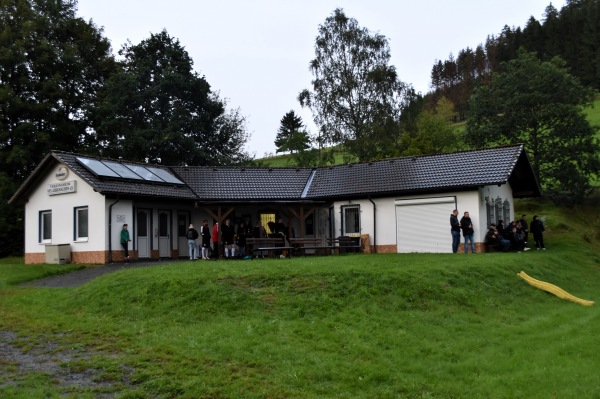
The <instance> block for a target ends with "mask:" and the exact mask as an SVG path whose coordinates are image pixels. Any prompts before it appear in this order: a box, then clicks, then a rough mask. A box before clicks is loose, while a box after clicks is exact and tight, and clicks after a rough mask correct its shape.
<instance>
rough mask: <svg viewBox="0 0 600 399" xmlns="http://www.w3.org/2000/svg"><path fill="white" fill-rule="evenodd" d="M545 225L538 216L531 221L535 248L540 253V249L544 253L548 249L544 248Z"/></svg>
mask: <svg viewBox="0 0 600 399" xmlns="http://www.w3.org/2000/svg"><path fill="white" fill-rule="evenodd" d="M545 230H546V229H544V223H542V221H541V220H540V219H539V217H538V215H534V216H533V220H532V221H531V233H533V240H534V241H535V248H536V249H537V250H538V251H539V250H540V248H541V249H543V250H544V251H545V250H546V247H545V246H544V231H545Z"/></svg>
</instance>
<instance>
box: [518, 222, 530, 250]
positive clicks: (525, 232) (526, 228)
mask: <svg viewBox="0 0 600 399" xmlns="http://www.w3.org/2000/svg"><path fill="white" fill-rule="evenodd" d="M519 222H521V231H522V232H523V235H524V236H523V241H524V242H525V244H527V240H528V239H529V226H528V225H527V215H521V220H519Z"/></svg>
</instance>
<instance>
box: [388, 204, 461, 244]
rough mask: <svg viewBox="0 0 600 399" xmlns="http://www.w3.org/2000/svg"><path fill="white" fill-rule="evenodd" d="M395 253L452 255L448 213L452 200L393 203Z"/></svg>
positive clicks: (451, 206)
mask: <svg viewBox="0 0 600 399" xmlns="http://www.w3.org/2000/svg"><path fill="white" fill-rule="evenodd" d="M395 204H396V244H397V248H398V252H400V253H409V252H452V236H451V235H450V214H451V213H452V211H453V210H454V209H456V198H455V197H439V198H419V199H407V200H396V201H395Z"/></svg>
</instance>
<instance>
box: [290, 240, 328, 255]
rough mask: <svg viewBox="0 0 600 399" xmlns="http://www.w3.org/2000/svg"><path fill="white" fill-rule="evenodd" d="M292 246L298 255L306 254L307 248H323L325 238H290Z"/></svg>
mask: <svg viewBox="0 0 600 399" xmlns="http://www.w3.org/2000/svg"><path fill="white" fill-rule="evenodd" d="M288 242H289V243H290V246H291V247H293V253H294V255H296V256H306V250H307V249H308V250H315V251H316V250H317V249H323V248H324V247H323V245H322V244H323V240H322V239H320V238H290V239H288Z"/></svg>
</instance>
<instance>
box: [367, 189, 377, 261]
mask: <svg viewBox="0 0 600 399" xmlns="http://www.w3.org/2000/svg"><path fill="white" fill-rule="evenodd" d="M368 199H369V202H370V203H371V204H373V253H377V205H375V202H374V201H373V200H372V199H371V196H370V195H369V198H368Z"/></svg>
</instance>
